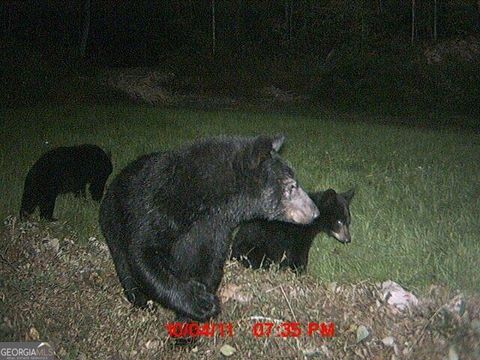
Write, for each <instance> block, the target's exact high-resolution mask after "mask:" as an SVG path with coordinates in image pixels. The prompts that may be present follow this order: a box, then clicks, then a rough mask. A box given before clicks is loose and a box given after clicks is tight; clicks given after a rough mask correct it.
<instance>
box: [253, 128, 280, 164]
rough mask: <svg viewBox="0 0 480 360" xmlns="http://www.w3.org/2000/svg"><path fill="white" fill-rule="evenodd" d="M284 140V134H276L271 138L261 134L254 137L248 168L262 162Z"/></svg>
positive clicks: (275, 151)
mask: <svg viewBox="0 0 480 360" xmlns="http://www.w3.org/2000/svg"><path fill="white" fill-rule="evenodd" d="M284 141H285V136H283V135H277V136H275V137H274V138H273V139H272V138H271V137H268V136H264V135H261V136H259V137H257V138H256V139H255V142H254V144H253V149H252V154H251V157H250V168H251V169H254V168H256V167H257V166H258V165H260V164H261V163H262V162H264V161H265V160H267V159H268V158H270V157H271V156H272V154H273V153H277V152H278V151H279V150H280V148H281V147H282V144H283V142H284Z"/></svg>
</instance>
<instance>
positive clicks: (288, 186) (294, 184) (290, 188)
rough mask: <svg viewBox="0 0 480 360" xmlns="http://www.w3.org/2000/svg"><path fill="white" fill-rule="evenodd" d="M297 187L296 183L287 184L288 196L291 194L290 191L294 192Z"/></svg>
mask: <svg viewBox="0 0 480 360" xmlns="http://www.w3.org/2000/svg"><path fill="white" fill-rule="evenodd" d="M297 187H298V185H297V183H296V182H292V183H289V184H288V185H287V192H288V193H289V194H291V193H292V191H294V190H295V189H296V188H297Z"/></svg>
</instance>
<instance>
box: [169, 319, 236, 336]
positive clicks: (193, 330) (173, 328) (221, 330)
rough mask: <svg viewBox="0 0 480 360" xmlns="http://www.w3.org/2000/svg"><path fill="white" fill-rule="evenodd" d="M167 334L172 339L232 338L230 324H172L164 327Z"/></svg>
mask: <svg viewBox="0 0 480 360" xmlns="http://www.w3.org/2000/svg"><path fill="white" fill-rule="evenodd" d="M165 326H166V328H167V333H168V335H169V336H170V337H173V338H184V337H214V336H215V334H217V335H218V336H219V337H227V336H233V324H232V323H213V322H208V323H203V324H199V323H197V322H188V323H183V322H172V323H167V324H166V325H165Z"/></svg>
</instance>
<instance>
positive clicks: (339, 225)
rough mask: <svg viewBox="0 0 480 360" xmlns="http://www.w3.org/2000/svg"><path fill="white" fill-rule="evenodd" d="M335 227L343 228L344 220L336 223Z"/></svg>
mask: <svg viewBox="0 0 480 360" xmlns="http://www.w3.org/2000/svg"><path fill="white" fill-rule="evenodd" d="M335 225H336V226H338V227H342V226H343V222H342V220H337V221H335Z"/></svg>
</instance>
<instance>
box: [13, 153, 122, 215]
mask: <svg viewBox="0 0 480 360" xmlns="http://www.w3.org/2000/svg"><path fill="white" fill-rule="evenodd" d="M112 170H113V167H112V162H111V160H110V156H109V155H107V154H106V153H105V152H104V151H103V150H102V149H101V148H100V147H98V146H96V145H89V144H84V145H79V146H68V147H67V146H65V147H58V148H55V149H52V150H50V151H48V152H47V153H45V154H43V155H42V156H41V157H40V159H38V160H37V161H36V162H35V164H33V166H32V167H31V169H30V171H29V172H28V174H27V177H26V179H25V186H24V189H23V197H22V204H21V208H20V218H25V217H26V216H27V215H30V214H32V213H33V212H34V211H35V209H36V208H37V207H39V208H40V217H41V218H43V219H47V220H55V219H54V218H53V210H54V208H55V200H56V198H57V196H58V194H64V193H70V192H71V193H74V194H76V195H78V196H83V197H85V196H86V192H85V191H86V186H87V184H88V185H89V190H90V193H91V195H92V198H93V199H94V200H96V201H100V200H101V199H102V196H103V190H104V187H105V183H106V182H107V179H108V177H109V175H110V174H111V173H112Z"/></svg>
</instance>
